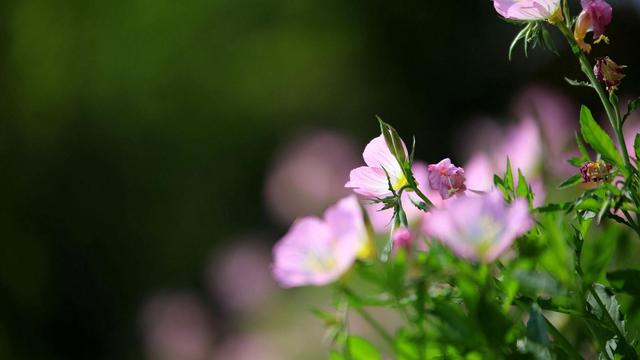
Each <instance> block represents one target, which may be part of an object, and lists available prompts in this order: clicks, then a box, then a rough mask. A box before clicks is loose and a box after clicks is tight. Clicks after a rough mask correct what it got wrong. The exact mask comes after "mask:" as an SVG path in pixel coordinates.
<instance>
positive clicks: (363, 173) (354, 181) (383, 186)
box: [345, 135, 407, 199]
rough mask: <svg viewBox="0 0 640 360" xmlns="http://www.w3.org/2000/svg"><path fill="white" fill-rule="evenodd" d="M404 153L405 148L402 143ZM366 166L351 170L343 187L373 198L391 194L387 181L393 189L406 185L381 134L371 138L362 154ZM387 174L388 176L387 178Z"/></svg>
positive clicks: (402, 173) (404, 178)
mask: <svg viewBox="0 0 640 360" xmlns="http://www.w3.org/2000/svg"><path fill="white" fill-rule="evenodd" d="M402 147H403V148H404V152H405V154H406V153H407V149H406V147H405V145H404V143H403V144H402ZM362 157H363V158H364V162H365V163H366V164H367V166H361V167H359V168H356V169H353V170H351V174H350V176H349V181H348V182H347V183H346V184H345V187H347V188H352V189H353V191H355V192H356V193H358V194H360V195H363V196H366V197H375V198H381V199H382V198H385V197H387V196H390V195H392V193H391V191H390V190H389V182H391V186H392V187H393V190H400V189H401V188H402V187H404V186H405V185H407V178H406V177H405V176H404V172H403V171H402V168H401V167H400V164H399V163H398V160H396V158H395V157H394V156H393V154H391V151H389V148H388V147H387V143H386V142H385V140H384V137H383V136H382V135H380V136H378V137H377V138H375V139H373V140H371V142H369V144H367V146H366V147H365V149H364V153H363V154H362ZM385 170H386V173H385ZM387 174H388V175H389V178H387Z"/></svg>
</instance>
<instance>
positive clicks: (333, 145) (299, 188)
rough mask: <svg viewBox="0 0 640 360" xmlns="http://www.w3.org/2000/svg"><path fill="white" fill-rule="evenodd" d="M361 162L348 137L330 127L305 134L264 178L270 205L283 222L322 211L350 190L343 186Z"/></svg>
mask: <svg viewBox="0 0 640 360" xmlns="http://www.w3.org/2000/svg"><path fill="white" fill-rule="evenodd" d="M357 164H358V151H357V149H356V147H355V146H354V145H353V144H352V142H351V140H350V139H348V138H347V137H345V136H343V135H341V134H337V133H333V132H328V131H321V132H316V133H312V134H307V135H302V136H299V137H298V138H296V139H294V140H293V141H292V142H290V143H289V144H288V145H286V146H285V148H284V149H283V150H282V151H280V153H279V155H277V156H276V159H275V161H274V163H273V165H272V167H271V169H270V170H269V172H268V175H267V179H266V181H265V200H266V204H267V208H268V209H269V210H270V213H271V214H272V215H273V217H274V218H276V219H277V220H279V221H280V223H281V224H290V223H291V222H292V221H293V220H294V219H296V218H297V217H300V216H303V215H308V214H313V215H319V214H321V213H322V211H323V210H324V209H326V208H327V207H328V206H329V205H331V204H333V203H335V202H336V201H337V200H338V199H340V198H342V197H344V196H346V195H348V194H349V191H348V190H347V189H345V188H344V187H343V185H344V179H345V178H346V177H347V176H348V175H349V171H350V170H351V169H353V168H354V167H355V166H356V165H357Z"/></svg>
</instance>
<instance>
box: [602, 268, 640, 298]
mask: <svg viewBox="0 0 640 360" xmlns="http://www.w3.org/2000/svg"><path fill="white" fill-rule="evenodd" d="M607 280H609V283H610V284H611V286H612V287H613V288H614V289H615V290H616V291H619V292H625V293H627V294H630V295H633V296H637V297H640V270H618V271H612V272H610V273H607Z"/></svg>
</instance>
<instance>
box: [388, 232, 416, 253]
mask: <svg viewBox="0 0 640 360" xmlns="http://www.w3.org/2000/svg"><path fill="white" fill-rule="evenodd" d="M392 240H393V248H394V249H397V248H405V249H409V248H411V242H412V240H413V235H412V234H411V230H409V229H407V228H406V227H402V228H399V229H397V230H396V231H394V233H393V237H392Z"/></svg>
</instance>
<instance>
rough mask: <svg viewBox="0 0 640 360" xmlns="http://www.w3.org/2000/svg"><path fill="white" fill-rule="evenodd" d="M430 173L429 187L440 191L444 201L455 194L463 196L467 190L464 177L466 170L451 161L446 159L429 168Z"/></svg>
mask: <svg viewBox="0 0 640 360" xmlns="http://www.w3.org/2000/svg"><path fill="white" fill-rule="evenodd" d="M427 170H428V171H429V186H431V189H432V190H435V191H438V192H439V193H440V196H442V199H448V198H450V197H451V196H453V195H454V194H462V193H463V192H464V191H465V190H467V187H466V185H465V184H464V182H465V177H464V170H463V169H462V168H461V167H457V166H455V165H453V164H452V163H451V160H449V159H448V158H447V159H444V160H442V161H440V162H439V163H437V164H431V165H429V166H428V167H427Z"/></svg>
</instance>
